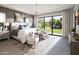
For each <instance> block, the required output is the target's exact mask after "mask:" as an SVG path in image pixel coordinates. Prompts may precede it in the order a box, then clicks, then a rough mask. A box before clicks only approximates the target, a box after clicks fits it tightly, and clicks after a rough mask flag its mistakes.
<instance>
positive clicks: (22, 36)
mask: <svg viewBox="0 0 79 59" xmlns="http://www.w3.org/2000/svg"><path fill="white" fill-rule="evenodd" d="M30 32H33V33H35V32H36V29H35V28H23V29H22V30H19V32H18V38H19V39H18V40H19V41H21V43H22V44H24V43H25V42H26V41H27V35H28V34H29V33H30Z"/></svg>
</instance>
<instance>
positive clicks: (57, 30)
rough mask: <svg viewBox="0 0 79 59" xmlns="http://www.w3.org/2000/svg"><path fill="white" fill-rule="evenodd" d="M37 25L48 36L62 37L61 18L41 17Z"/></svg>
mask: <svg viewBox="0 0 79 59" xmlns="http://www.w3.org/2000/svg"><path fill="white" fill-rule="evenodd" d="M38 25H39V26H38V27H39V28H40V29H43V30H44V31H45V32H47V33H48V34H53V35H62V16H50V17H42V18H40V20H39V21H38Z"/></svg>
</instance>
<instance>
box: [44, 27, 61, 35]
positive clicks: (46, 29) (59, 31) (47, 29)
mask: <svg viewBox="0 0 79 59" xmlns="http://www.w3.org/2000/svg"><path fill="white" fill-rule="evenodd" d="M45 31H47V32H49V33H51V28H50V27H45ZM53 33H57V34H62V29H53Z"/></svg>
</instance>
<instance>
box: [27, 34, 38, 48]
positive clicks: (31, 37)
mask: <svg viewBox="0 0 79 59" xmlns="http://www.w3.org/2000/svg"><path fill="white" fill-rule="evenodd" d="M38 42H39V36H38V35H35V34H34V33H29V34H28V35H27V43H28V44H32V45H33V46H32V47H33V48H35V45H37V43H38Z"/></svg>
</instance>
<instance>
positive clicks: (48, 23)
mask: <svg viewBox="0 0 79 59" xmlns="http://www.w3.org/2000/svg"><path fill="white" fill-rule="evenodd" d="M51 21H52V17H45V31H46V32H47V33H49V34H52V32H51V31H52V25H51Z"/></svg>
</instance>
